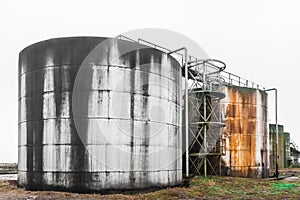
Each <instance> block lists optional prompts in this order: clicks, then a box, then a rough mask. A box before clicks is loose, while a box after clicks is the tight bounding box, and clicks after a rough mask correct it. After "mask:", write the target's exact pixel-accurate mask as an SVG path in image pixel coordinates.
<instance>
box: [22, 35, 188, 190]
mask: <svg viewBox="0 0 300 200" xmlns="http://www.w3.org/2000/svg"><path fill="white" fill-rule="evenodd" d="M99 46H100V48H99ZM137 48H139V49H137ZM80 66H81V67H80ZM180 80H181V69H180V65H179V63H178V62H177V61H176V60H175V59H174V58H172V57H171V56H169V55H168V54H166V53H164V52H162V51H159V50H157V49H153V48H145V46H140V45H138V44H134V43H131V42H128V41H122V40H117V39H109V40H107V38H98V37H74V38H59V39H50V40H46V41H42V42H39V43H36V44H33V45H31V46H29V47H27V48H25V49H24V50H23V51H22V52H21V53H20V55H19V95H18V96H19V120H18V126H19V145H18V151H19V160H18V183H19V185H20V186H23V187H25V188H28V189H40V190H68V191H77V192H78V191H100V192H102V191H109V190H127V189H143V188H151V187H166V186H174V185H178V184H180V183H181V181H182V167H181V155H182V153H181V137H180V110H179V104H180Z"/></svg>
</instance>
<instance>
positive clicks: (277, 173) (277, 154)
mask: <svg viewBox="0 0 300 200" xmlns="http://www.w3.org/2000/svg"><path fill="white" fill-rule="evenodd" d="M277 103H278V100H277V89H275V121H276V172H275V175H276V178H278V175H279V172H278V159H279V151H278V121H277V120H278V119H277V117H278V116H277Z"/></svg>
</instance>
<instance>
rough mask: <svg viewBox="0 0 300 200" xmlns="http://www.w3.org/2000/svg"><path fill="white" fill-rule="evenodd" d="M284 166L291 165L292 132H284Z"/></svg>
mask: <svg viewBox="0 0 300 200" xmlns="http://www.w3.org/2000/svg"><path fill="white" fill-rule="evenodd" d="M283 134H284V167H289V165H290V163H291V150H290V146H291V145H290V142H291V141H290V133H288V132H284V133H283Z"/></svg>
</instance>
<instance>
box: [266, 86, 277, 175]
mask: <svg viewBox="0 0 300 200" xmlns="http://www.w3.org/2000/svg"><path fill="white" fill-rule="evenodd" d="M264 91H265V92H268V91H275V123H276V159H275V160H276V169H275V176H276V178H278V175H279V171H278V159H279V152H278V118H277V117H278V114H277V113H278V110H277V108H278V105H277V104H278V91H277V89H276V88H271V89H267V90H264Z"/></svg>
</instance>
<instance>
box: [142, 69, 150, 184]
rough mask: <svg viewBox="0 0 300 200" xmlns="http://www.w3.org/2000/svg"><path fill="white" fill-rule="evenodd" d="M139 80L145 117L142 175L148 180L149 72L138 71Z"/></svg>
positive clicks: (143, 116)
mask: <svg viewBox="0 0 300 200" xmlns="http://www.w3.org/2000/svg"><path fill="white" fill-rule="evenodd" d="M149 65H150V66H149ZM140 67H151V64H144V65H142V66H140ZM140 80H141V83H140V84H141V85H142V93H143V102H142V108H141V111H142V118H143V119H147V121H146V122H145V123H143V126H144V128H143V129H142V130H143V131H144V141H143V142H142V146H143V148H144V151H143V154H142V169H143V171H144V173H145V174H144V176H143V178H145V179H146V181H143V182H147V181H148V172H147V169H148V165H149V163H148V162H149V158H148V157H149V140H150V138H149V137H150V135H149V134H150V124H149V122H148V121H150V118H149V102H148V98H149V73H147V72H141V73H140Z"/></svg>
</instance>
